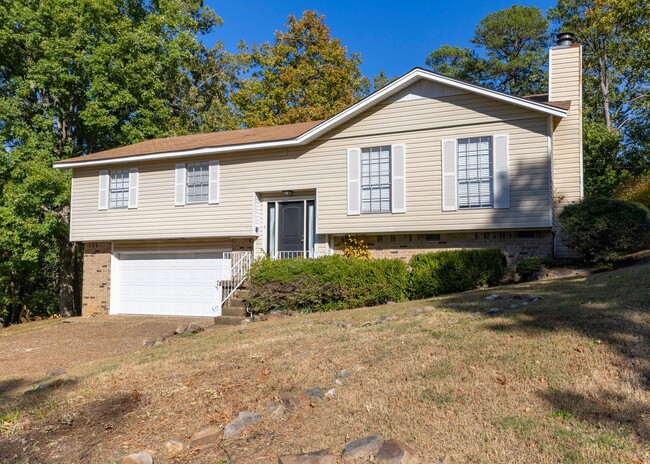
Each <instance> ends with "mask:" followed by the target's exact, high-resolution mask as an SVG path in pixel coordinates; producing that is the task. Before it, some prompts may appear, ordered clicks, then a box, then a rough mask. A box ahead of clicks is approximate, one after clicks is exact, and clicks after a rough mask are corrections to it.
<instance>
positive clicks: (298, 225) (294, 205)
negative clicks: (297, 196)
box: [278, 201, 305, 252]
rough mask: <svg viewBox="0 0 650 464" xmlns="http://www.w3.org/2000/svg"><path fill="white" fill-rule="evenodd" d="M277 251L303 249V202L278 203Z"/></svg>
mask: <svg viewBox="0 0 650 464" xmlns="http://www.w3.org/2000/svg"><path fill="white" fill-rule="evenodd" d="M278 206H279V208H280V209H279V213H280V214H279V215H278V251H279V252H283V251H303V249H304V241H305V203H304V202H302V201H291V202H287V203H279V204H278Z"/></svg>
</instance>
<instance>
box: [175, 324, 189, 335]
mask: <svg viewBox="0 0 650 464" xmlns="http://www.w3.org/2000/svg"><path fill="white" fill-rule="evenodd" d="M185 330H187V327H185V326H184V325H179V326H178V327H176V330H174V334H176V335H182V334H184V333H185Z"/></svg>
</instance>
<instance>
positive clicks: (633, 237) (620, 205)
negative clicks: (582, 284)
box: [560, 198, 650, 262]
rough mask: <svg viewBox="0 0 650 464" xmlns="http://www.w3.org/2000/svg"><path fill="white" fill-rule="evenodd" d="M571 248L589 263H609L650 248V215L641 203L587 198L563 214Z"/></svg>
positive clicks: (561, 220) (569, 207)
mask: <svg viewBox="0 0 650 464" xmlns="http://www.w3.org/2000/svg"><path fill="white" fill-rule="evenodd" d="M560 222H561V224H562V233H563V235H564V237H565V240H566V242H567V244H568V245H569V246H570V247H572V248H574V249H576V250H577V251H579V252H580V253H582V254H583V255H584V257H585V259H586V260H587V261H590V262H608V261H611V260H613V259H615V258H617V257H618V256H621V255H623V254H626V253H632V252H635V251H639V250H641V249H643V248H645V247H647V246H648V243H649V239H650V214H649V213H648V209H647V208H646V207H645V206H643V205H642V204H641V203H636V202H632V201H624V200H616V199H612V198H587V199H585V200H583V201H581V202H580V203H574V204H572V205H569V206H567V207H566V208H564V210H563V211H562V213H561V214H560Z"/></svg>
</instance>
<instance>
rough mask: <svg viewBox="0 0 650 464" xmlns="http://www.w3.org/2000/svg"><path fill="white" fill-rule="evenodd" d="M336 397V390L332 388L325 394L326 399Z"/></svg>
mask: <svg viewBox="0 0 650 464" xmlns="http://www.w3.org/2000/svg"><path fill="white" fill-rule="evenodd" d="M334 395H336V388H330V389H329V390H327V391H326V392H325V397H326V398H333V397H334Z"/></svg>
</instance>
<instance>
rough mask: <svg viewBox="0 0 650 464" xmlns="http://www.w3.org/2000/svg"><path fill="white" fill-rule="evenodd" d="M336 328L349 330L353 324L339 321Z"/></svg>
mask: <svg viewBox="0 0 650 464" xmlns="http://www.w3.org/2000/svg"><path fill="white" fill-rule="evenodd" d="M336 327H340V328H342V329H349V328H350V327H352V323H351V322H346V321H338V322H337V323H336Z"/></svg>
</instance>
